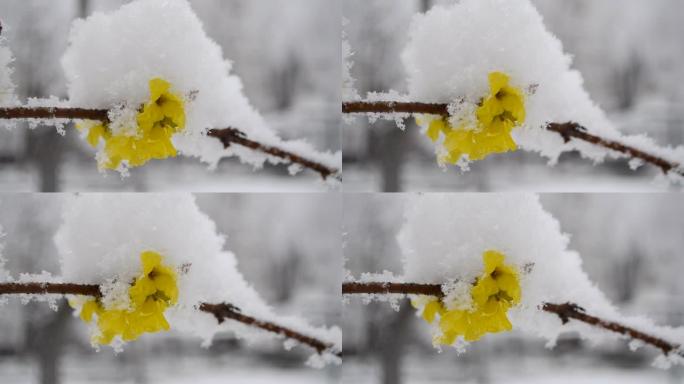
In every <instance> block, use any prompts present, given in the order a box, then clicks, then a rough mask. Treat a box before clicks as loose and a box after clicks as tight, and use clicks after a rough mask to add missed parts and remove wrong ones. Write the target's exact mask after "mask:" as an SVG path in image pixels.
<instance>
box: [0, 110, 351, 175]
mask: <svg viewBox="0 0 684 384" xmlns="http://www.w3.org/2000/svg"><path fill="white" fill-rule="evenodd" d="M108 113H109V111H108V110H106V109H87V108H70V107H11V108H0V119H20V120H21V119H23V120H25V119H70V120H96V121H102V122H104V123H107V122H109V116H108ZM209 136H211V137H215V138H217V139H219V140H221V142H222V143H223V145H224V146H225V147H226V148H227V147H229V146H230V145H231V144H238V145H242V146H244V147H247V148H250V149H252V150H254V151H258V152H262V153H265V154H267V155H271V156H275V157H279V158H281V159H285V160H287V161H290V162H292V163H295V164H299V165H301V166H303V167H305V168H308V169H311V170H313V171H315V172H318V173H319V174H320V175H321V177H322V178H323V179H327V178H328V177H330V176H334V177H339V176H337V175H338V173H339V170H337V169H334V168H330V167H327V166H325V165H323V164H320V163H318V162H315V161H312V160H309V159H307V158H304V157H302V156H299V155H297V154H296V153H293V152H289V151H285V150H283V149H280V148H277V147H273V146H268V145H264V144H261V143H259V142H258V141H254V140H250V139H249V138H247V136H246V135H245V134H244V133H243V132H242V131H240V130H238V129H235V128H226V129H212V130H211V131H209Z"/></svg>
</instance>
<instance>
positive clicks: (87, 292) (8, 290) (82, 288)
mask: <svg viewBox="0 0 684 384" xmlns="http://www.w3.org/2000/svg"><path fill="white" fill-rule="evenodd" d="M22 293H25V294H29V295H46V294H57V295H84V296H95V297H100V296H102V293H101V292H100V286H99V285H95V284H72V283H0V295H17V294H22Z"/></svg>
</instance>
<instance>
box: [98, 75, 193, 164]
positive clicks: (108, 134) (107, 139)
mask: <svg viewBox="0 0 684 384" xmlns="http://www.w3.org/2000/svg"><path fill="white" fill-rule="evenodd" d="M149 87H150V100H149V101H148V102H147V103H146V104H145V105H144V106H143V108H142V111H140V112H139V113H138V115H137V116H136V122H137V127H127V128H130V129H121V132H119V133H116V134H114V133H113V132H112V130H111V129H110V128H109V126H108V125H107V124H99V125H95V126H93V127H91V128H90V130H89V131H88V134H87V136H86V140H87V141H88V143H89V144H90V145H91V146H93V147H97V146H98V144H99V143H100V140H102V141H104V153H105V154H106V159H105V160H104V161H102V162H101V163H100V166H101V167H103V168H105V169H117V168H118V167H119V166H120V165H121V164H122V163H123V162H126V164H127V165H128V166H129V167H139V166H142V165H144V164H145V163H147V162H148V161H150V160H152V159H166V158H168V157H175V156H176V155H177V151H176V148H175V147H174V146H173V142H172V141H171V137H173V135H174V134H176V133H178V132H182V131H183V130H184V129H185V102H184V101H183V99H182V98H181V97H180V96H178V95H177V94H175V93H173V92H171V84H170V83H169V82H167V81H165V80H163V79H159V78H155V79H152V80H150V83H149ZM131 132H134V134H131Z"/></svg>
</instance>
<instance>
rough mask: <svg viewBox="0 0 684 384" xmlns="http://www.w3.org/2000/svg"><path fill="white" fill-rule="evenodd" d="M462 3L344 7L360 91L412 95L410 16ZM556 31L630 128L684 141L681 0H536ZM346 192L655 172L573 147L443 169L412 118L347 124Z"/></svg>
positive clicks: (352, 3) (636, 185) (496, 186)
mask: <svg viewBox="0 0 684 384" xmlns="http://www.w3.org/2000/svg"><path fill="white" fill-rule="evenodd" d="M456 2H457V0H402V1H395V0H347V1H344V2H343V6H342V13H343V15H344V17H345V18H346V19H347V20H348V21H349V24H348V25H347V27H346V28H345V30H346V32H347V35H348V39H349V43H350V45H351V48H352V51H353V52H354V55H353V56H352V61H353V62H354V67H353V68H352V76H353V77H354V78H356V80H357V81H356V88H357V89H358V90H359V92H360V93H361V94H362V95H365V94H366V92H369V91H388V90H390V89H394V90H396V91H399V92H401V93H405V92H406V75H405V73H404V69H403V65H402V62H401V59H400V54H401V52H402V50H403V48H404V46H405V44H406V42H407V34H408V26H409V24H410V22H411V19H412V16H413V15H414V14H416V13H417V12H424V11H425V10H427V9H430V8H431V7H432V6H434V5H435V4H453V3H456ZM532 2H533V3H534V4H535V5H536V6H537V7H538V9H539V11H540V13H541V14H542V16H543V17H544V19H545V24H546V25H547V27H548V28H549V29H550V31H551V32H552V33H554V34H555V35H556V36H558V37H559V38H560V40H561V41H562V42H563V45H564V49H565V51H566V52H567V53H569V54H571V55H573V56H574V57H575V62H574V68H576V69H578V70H579V71H580V72H581V73H582V74H583V75H584V79H585V83H586V88H587V90H588V91H589V93H590V94H591V96H592V98H593V99H594V101H596V102H597V103H598V104H599V105H601V106H602V107H603V108H604V110H605V111H606V112H607V113H608V114H609V117H610V118H611V119H612V121H614V122H615V123H616V124H617V126H618V128H619V129H620V130H622V131H623V132H626V133H631V134H638V133H648V134H649V135H650V136H651V137H653V138H654V139H655V140H656V141H657V142H658V143H659V144H662V145H673V146H676V145H681V144H684V107H683V106H682V104H683V102H684V88H682V87H681V86H680V84H681V83H682V81H684V66H682V65H681V63H682V62H683V61H684V44H683V39H684V38H683V37H682V36H684V24H683V23H682V22H681V20H680V19H681V17H680V16H681V15H682V14H683V12H684V3H683V2H682V1H679V0H653V1H649V2H645V1H641V0H566V1H556V0H532ZM343 148H344V188H345V190H347V191H386V192H396V191H428V190H434V191H454V190H459V191H476V190H479V191H488V190H497V191H509V190H525V191H549V192H550V191H558V192H580V191H649V190H663V189H667V188H668V186H667V185H662V184H655V183H653V179H654V177H655V176H656V175H657V174H658V172H659V171H658V170H657V169H653V168H652V167H648V166H647V167H643V168H642V169H640V170H639V171H638V172H636V173H635V172H632V171H630V170H629V167H628V166H627V164H626V162H625V161H611V162H608V163H606V164H602V165H598V166H594V165H593V164H592V163H591V162H589V161H586V160H582V159H580V158H579V156H577V155H576V154H565V155H563V156H562V157H561V159H560V162H559V164H558V165H557V166H555V167H548V166H547V165H546V160H544V159H543V158H541V157H540V156H539V155H537V154H533V153H525V152H522V151H518V152H515V153H508V154H501V155H494V156H491V157H489V158H488V159H486V160H483V161H479V162H476V163H474V164H472V165H471V170H470V172H466V173H462V172H461V171H460V170H459V169H458V168H456V167H453V168H450V169H449V170H448V171H447V172H444V171H442V170H441V169H440V168H439V167H438V166H437V165H436V162H435V156H434V149H433V145H432V144H431V143H430V142H429V140H427V139H426V138H425V137H423V136H422V135H421V134H420V132H419V130H418V128H417V127H416V126H415V124H413V123H412V122H411V123H410V124H407V131H406V132H402V131H400V130H398V129H397V128H396V126H395V125H394V123H393V122H384V121H379V122H377V123H375V124H368V121H367V119H365V118H361V117H359V118H357V119H355V122H354V123H352V124H343Z"/></svg>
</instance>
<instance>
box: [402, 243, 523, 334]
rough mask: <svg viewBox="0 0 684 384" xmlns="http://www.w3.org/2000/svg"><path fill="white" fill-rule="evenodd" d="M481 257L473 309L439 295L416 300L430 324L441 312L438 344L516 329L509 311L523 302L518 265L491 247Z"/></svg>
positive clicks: (472, 296)
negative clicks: (452, 302)
mask: <svg viewBox="0 0 684 384" xmlns="http://www.w3.org/2000/svg"><path fill="white" fill-rule="evenodd" d="M482 259H483V264H484V271H483V273H482V275H481V276H480V277H479V278H478V279H477V281H476V282H475V284H474V285H473V287H472V288H471V289H470V292H469V294H470V303H471V304H470V308H462V306H459V305H457V306H455V307H454V306H452V305H451V303H444V302H443V300H439V299H437V298H432V299H427V301H425V299H422V300H417V301H416V300H414V301H413V304H414V305H415V306H416V307H419V310H422V316H423V319H425V321H427V322H428V323H433V322H434V321H435V319H436V317H437V315H439V331H440V333H439V334H438V335H436V336H435V339H434V341H435V343H437V344H444V345H451V344H453V343H454V342H455V341H456V339H457V338H458V337H459V336H462V337H463V338H464V339H465V340H466V341H476V340H479V339H480V338H481V337H482V336H484V335H485V334H487V333H497V332H503V331H510V330H511V329H512V328H513V326H512V325H511V322H510V321H509V320H508V316H507V313H508V310H509V309H510V308H512V307H513V306H515V305H517V304H518V303H520V298H521V291H520V278H519V273H518V271H517V269H516V268H515V267H513V266H511V265H508V264H505V262H504V261H505V256H504V255H503V254H502V253H500V252H497V251H493V250H488V251H486V252H484V254H483V255H482ZM448 299H450V297H449V296H447V297H446V300H448ZM450 308H453V309H450Z"/></svg>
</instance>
